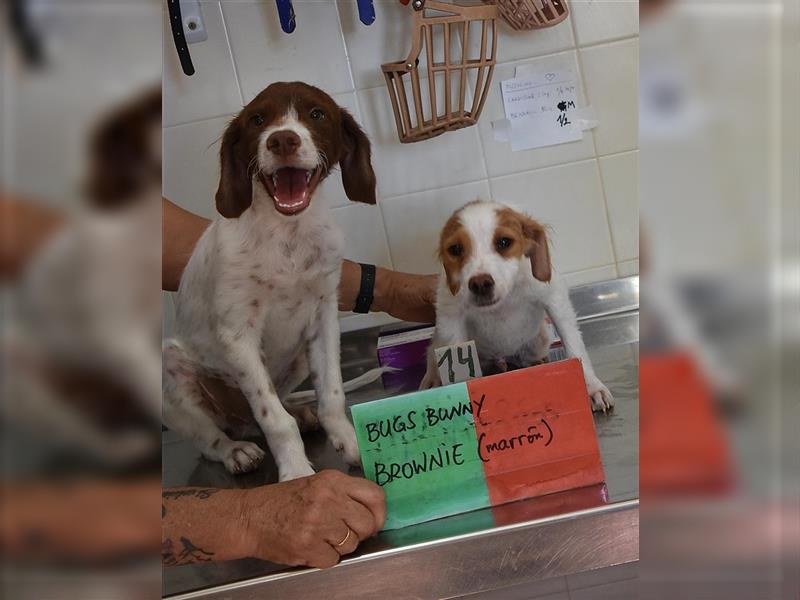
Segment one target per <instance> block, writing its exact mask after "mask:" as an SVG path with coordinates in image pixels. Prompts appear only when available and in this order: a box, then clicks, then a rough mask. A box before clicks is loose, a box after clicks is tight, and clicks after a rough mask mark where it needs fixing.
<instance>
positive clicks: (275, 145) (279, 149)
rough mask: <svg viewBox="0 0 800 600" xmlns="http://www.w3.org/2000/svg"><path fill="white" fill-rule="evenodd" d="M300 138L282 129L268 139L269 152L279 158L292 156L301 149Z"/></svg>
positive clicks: (292, 132)
mask: <svg viewBox="0 0 800 600" xmlns="http://www.w3.org/2000/svg"><path fill="white" fill-rule="evenodd" d="M300 143H301V142H300V136H299V135H297V134H296V133H295V132H294V131H289V130H288V129H281V130H280V131H276V132H275V133H273V134H272V135H271V136H269V137H268V138H267V150H269V151H270V152H272V153H273V154H276V155H277V156H291V155H292V154H294V153H295V152H297V149H298V148H299V147H300Z"/></svg>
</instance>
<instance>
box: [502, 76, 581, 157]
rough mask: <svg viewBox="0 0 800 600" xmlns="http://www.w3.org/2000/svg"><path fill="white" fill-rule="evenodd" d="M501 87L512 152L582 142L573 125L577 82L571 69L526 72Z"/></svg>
mask: <svg viewBox="0 0 800 600" xmlns="http://www.w3.org/2000/svg"><path fill="white" fill-rule="evenodd" d="M517 75H518V76H517V77H515V78H513V79H506V80H505V81H503V82H502V83H501V90H502V93H503V106H504V108H505V112H506V118H507V119H508V121H509V125H510V129H509V133H508V137H509V140H510V142H511V149H512V150H515V151H517V150H529V149H532V148H541V147H543V146H553V145H556V144H563V143H565V142H572V141H576V140H580V139H582V138H583V131H582V129H581V127H579V126H578V124H577V123H576V121H577V119H576V116H575V113H576V112H577V110H578V106H577V104H578V79H577V77H576V75H575V72H574V70H573V69H572V68H569V67H565V68H557V69H540V70H536V71H534V70H528V71H525V72H524V76H519V75H520V74H519V72H518V73H517Z"/></svg>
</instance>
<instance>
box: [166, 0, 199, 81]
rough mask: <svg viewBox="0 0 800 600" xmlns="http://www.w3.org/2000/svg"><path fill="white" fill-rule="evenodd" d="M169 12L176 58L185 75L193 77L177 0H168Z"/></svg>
mask: <svg viewBox="0 0 800 600" xmlns="http://www.w3.org/2000/svg"><path fill="white" fill-rule="evenodd" d="M167 8H168V10H169V24H170V27H171V28H172V39H173V40H175V49H176V50H177V51H178V58H179V59H180V61H181V69H183V72H184V73H185V74H186V75H194V65H193V64H192V57H191V55H190V54H189V46H188V44H187V43H186V37H185V36H184V35H183V18H181V3H180V1H179V0H169V1H168V2H167Z"/></svg>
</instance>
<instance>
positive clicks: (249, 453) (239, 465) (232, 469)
mask: <svg viewBox="0 0 800 600" xmlns="http://www.w3.org/2000/svg"><path fill="white" fill-rule="evenodd" d="M263 460H264V451H263V450H262V449H261V448H259V447H258V445H257V444H254V443H252V442H231V443H230V444H229V445H228V447H227V448H226V449H225V450H224V451H223V452H222V462H223V463H224V464H225V468H226V469H228V472H229V473H232V474H234V475H239V474H241V473H249V472H250V471H254V470H255V469H256V468H258V466H259V465H260V464H261V461H263Z"/></svg>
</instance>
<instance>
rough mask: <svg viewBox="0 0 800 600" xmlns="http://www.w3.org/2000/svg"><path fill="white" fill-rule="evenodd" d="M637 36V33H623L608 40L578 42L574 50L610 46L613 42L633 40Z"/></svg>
mask: <svg viewBox="0 0 800 600" xmlns="http://www.w3.org/2000/svg"><path fill="white" fill-rule="evenodd" d="M638 38H639V34H638V33H637V34H635V35H624V36H621V37H618V38H611V39H608V40H601V41H599V42H591V43H589V44H580V45H576V46H575V50H591V49H592V48H597V47H598V46H612V45H614V44H618V43H621V42H627V41H629V40H635V39H638Z"/></svg>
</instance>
